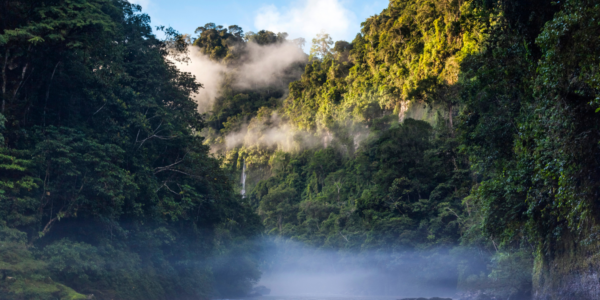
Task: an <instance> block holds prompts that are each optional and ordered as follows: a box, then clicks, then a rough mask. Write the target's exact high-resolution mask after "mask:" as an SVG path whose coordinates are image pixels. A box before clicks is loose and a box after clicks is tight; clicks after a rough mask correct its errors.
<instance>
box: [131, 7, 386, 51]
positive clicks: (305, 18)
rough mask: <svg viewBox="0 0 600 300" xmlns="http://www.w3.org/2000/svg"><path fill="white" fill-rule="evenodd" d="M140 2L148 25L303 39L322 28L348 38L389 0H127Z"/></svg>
mask: <svg viewBox="0 0 600 300" xmlns="http://www.w3.org/2000/svg"><path fill="white" fill-rule="evenodd" d="M130 1H131V2H134V3H138V4H141V5H142V6H143V11H144V12H145V13H147V14H149V15H150V17H151V18H152V25H153V26H157V25H165V26H172V27H173V28H175V29H176V30H178V31H179V32H181V33H191V34H193V32H194V30H195V29H196V28H197V27H198V26H202V25H204V24H206V23H209V22H213V23H216V24H217V25H225V26H229V25H239V26H241V27H242V28H243V29H244V31H245V32H248V31H258V30H261V29H267V30H271V31H275V32H281V31H283V32H288V33H289V34H290V38H298V37H303V38H305V39H306V40H307V41H309V42H310V40H311V39H312V38H313V37H314V36H315V35H316V34H317V33H319V32H321V31H325V32H327V33H329V34H331V36H332V37H333V39H334V40H347V41H349V42H350V41H352V40H353V39H354V36H356V34H357V33H358V32H359V31H360V23H361V22H363V21H364V20H365V19H366V18H368V17H370V16H372V15H375V14H378V13H380V12H381V11H382V10H383V9H384V8H386V7H387V5H388V0H369V1H365V0H256V1H249V0H212V1H207V0H130Z"/></svg>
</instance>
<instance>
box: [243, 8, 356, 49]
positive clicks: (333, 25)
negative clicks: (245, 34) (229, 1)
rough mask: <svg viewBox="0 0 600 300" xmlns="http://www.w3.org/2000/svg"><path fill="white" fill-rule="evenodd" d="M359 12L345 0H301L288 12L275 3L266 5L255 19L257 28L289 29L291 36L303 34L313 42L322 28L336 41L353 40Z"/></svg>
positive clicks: (282, 30)
mask: <svg viewBox="0 0 600 300" xmlns="http://www.w3.org/2000/svg"><path fill="white" fill-rule="evenodd" d="M355 23H357V21H356V15H355V14H354V13H353V12H351V11H350V10H349V9H347V8H346V7H345V6H344V3H343V2H342V1H341V0H298V1H297V2H295V3H293V4H292V5H291V6H290V7H288V8H287V10H286V11H282V10H281V9H279V8H277V7H276V6H274V5H267V6H263V7H262V8H261V9H260V10H259V11H258V15H257V16H256V18H255V20H254V25H255V27H256V28H260V29H266V30H270V31H273V32H287V33H288V34H290V37H291V38H297V37H303V38H305V39H306V41H307V44H310V41H311V40H312V38H314V37H315V36H316V35H317V34H318V33H320V32H321V31H325V32H327V33H329V34H330V35H331V36H332V37H333V39H334V40H340V39H346V40H349V41H352V39H353V38H354V34H356V33H357V32H352V31H356V29H357V26H355Z"/></svg>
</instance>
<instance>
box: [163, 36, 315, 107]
mask: <svg viewBox="0 0 600 300" xmlns="http://www.w3.org/2000/svg"><path fill="white" fill-rule="evenodd" d="M245 47H246V49H245V50H246V52H245V56H244V57H243V59H241V61H242V63H241V64H239V65H235V66H227V65H225V64H222V63H219V62H215V61H213V60H211V59H210V58H209V57H208V56H206V55H204V54H203V53H201V52H200V50H198V49H197V48H196V47H190V51H189V58H190V59H189V61H187V62H174V63H175V65H176V66H177V67H178V68H179V69H180V70H181V71H184V72H189V73H191V74H192V75H194V76H195V77H196V80H197V81H198V82H200V83H202V84H203V85H204V88H203V89H202V90H201V91H200V92H199V93H198V94H197V95H196V96H195V100H196V101H197V102H198V110H199V111H200V112H203V113H204V112H209V111H210V110H211V109H212V106H213V104H214V101H215V99H216V98H217V97H218V96H219V92H220V88H221V85H222V83H223V80H224V78H225V76H226V75H227V74H233V76H235V80H234V87H237V88H240V89H252V88H262V87H267V86H281V85H282V84H283V82H282V77H283V76H282V75H283V74H284V73H285V72H286V71H287V70H288V69H289V68H290V66H291V65H293V64H295V63H299V62H306V60H307V55H306V54H305V53H304V52H303V51H302V49H300V48H298V46H296V45H295V44H293V43H291V42H285V43H281V44H272V45H266V46H261V45H257V44H255V43H252V42H250V43H247V44H246V46H245ZM298 76H299V74H298Z"/></svg>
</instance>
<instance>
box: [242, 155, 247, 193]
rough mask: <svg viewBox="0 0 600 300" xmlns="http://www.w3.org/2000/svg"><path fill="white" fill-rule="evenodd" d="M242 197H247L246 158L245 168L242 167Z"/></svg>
mask: <svg viewBox="0 0 600 300" xmlns="http://www.w3.org/2000/svg"><path fill="white" fill-rule="evenodd" d="M242 198H246V160H244V168H243V169H242Z"/></svg>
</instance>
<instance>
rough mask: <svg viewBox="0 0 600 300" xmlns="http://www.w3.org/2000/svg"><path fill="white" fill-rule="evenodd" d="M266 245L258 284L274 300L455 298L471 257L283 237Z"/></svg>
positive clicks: (273, 239)
mask: <svg viewBox="0 0 600 300" xmlns="http://www.w3.org/2000/svg"><path fill="white" fill-rule="evenodd" d="M262 243H263V244H264V245H266V246H265V247H266V251H265V252H264V254H263V255H264V265H263V275H262V278H261V280H260V282H258V283H257V285H258V286H265V287H267V288H269V289H270V290H271V295H272V296H345V297H347V296H376V297H396V298H398V297H400V298H401V297H452V296H454V295H455V294H456V283H457V278H458V268H457V266H458V262H459V261H461V260H462V259H467V258H468V257H469V255H468V254H466V253H458V252H456V251H450V250H449V249H444V248H438V249H432V250H429V251H423V250H421V251H416V250H410V249H405V250H396V251H384V250H339V251H334V250H327V249H317V248H314V247H311V246H308V245H305V244H302V243H300V242H295V241H291V240H285V239H282V238H269V239H265V240H264V241H263V242H262ZM394 299H395V298H394Z"/></svg>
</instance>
